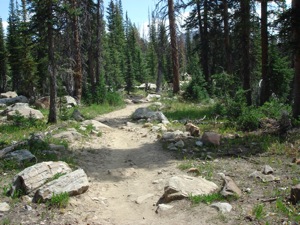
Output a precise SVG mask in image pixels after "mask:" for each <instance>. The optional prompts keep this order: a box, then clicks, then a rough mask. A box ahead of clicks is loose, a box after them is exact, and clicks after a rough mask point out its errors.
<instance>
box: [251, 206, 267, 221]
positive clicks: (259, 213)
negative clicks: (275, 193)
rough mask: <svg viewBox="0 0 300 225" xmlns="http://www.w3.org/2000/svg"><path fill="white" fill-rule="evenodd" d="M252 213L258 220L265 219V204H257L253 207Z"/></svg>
mask: <svg viewBox="0 0 300 225" xmlns="http://www.w3.org/2000/svg"><path fill="white" fill-rule="evenodd" d="M252 214H253V215H254V217H255V219H257V220H261V219H263V217H265V215H266V212H265V209H264V205H263V204H258V205H255V206H254V208H253V209H252Z"/></svg>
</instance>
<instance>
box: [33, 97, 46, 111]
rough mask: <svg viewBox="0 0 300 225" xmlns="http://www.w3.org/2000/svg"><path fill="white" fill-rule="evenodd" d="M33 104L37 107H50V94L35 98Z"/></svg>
mask: <svg viewBox="0 0 300 225" xmlns="http://www.w3.org/2000/svg"><path fill="white" fill-rule="evenodd" d="M34 106H35V107H36V108H37V109H49V107H50V96H45V97H42V98H39V99H37V100H36V101H35V103H34Z"/></svg>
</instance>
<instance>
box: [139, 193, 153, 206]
mask: <svg viewBox="0 0 300 225" xmlns="http://www.w3.org/2000/svg"><path fill="white" fill-rule="evenodd" d="M153 196H154V195H153V194H146V195H143V196H140V197H138V198H137V199H136V200H135V202H136V203H137V204H141V203H142V202H144V201H145V200H147V199H148V198H151V197H153Z"/></svg>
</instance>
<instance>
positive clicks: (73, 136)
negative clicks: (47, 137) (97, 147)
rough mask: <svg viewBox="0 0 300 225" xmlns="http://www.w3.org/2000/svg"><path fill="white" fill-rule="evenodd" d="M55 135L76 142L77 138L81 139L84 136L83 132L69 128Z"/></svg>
mask: <svg viewBox="0 0 300 225" xmlns="http://www.w3.org/2000/svg"><path fill="white" fill-rule="evenodd" d="M53 137H54V138H57V139H65V140H67V141H68V142H74V141H75V140H80V139H81V138H82V134H80V133H78V132H77V131H76V130H67V131H63V132H61V133H58V134H55V135H53Z"/></svg>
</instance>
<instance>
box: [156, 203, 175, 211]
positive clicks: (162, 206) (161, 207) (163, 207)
mask: <svg viewBox="0 0 300 225" xmlns="http://www.w3.org/2000/svg"><path fill="white" fill-rule="evenodd" d="M172 208H174V206H173V205H168V204H159V205H158V207H157V209H156V212H159V211H168V210H170V209H172Z"/></svg>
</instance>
